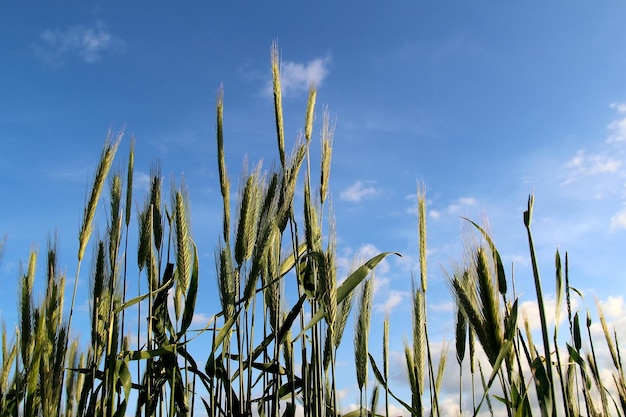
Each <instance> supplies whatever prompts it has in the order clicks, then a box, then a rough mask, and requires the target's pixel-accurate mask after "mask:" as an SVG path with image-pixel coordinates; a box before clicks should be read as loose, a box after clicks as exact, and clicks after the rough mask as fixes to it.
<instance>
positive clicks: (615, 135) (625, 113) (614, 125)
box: [607, 103, 626, 143]
mask: <svg viewBox="0 0 626 417" xmlns="http://www.w3.org/2000/svg"><path fill="white" fill-rule="evenodd" d="M611 108H612V109H615V110H616V111H617V113H618V114H619V115H620V118H619V119H616V120H613V121H612V122H611V123H609V125H608V126H607V130H608V131H609V132H611V133H610V134H609V137H608V138H607V142H608V143H613V142H623V141H626V103H612V104H611Z"/></svg>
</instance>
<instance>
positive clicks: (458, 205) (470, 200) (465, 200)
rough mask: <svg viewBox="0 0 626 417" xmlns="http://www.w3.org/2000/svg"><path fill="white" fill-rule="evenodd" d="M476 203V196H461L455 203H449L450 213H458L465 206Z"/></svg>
mask: <svg viewBox="0 0 626 417" xmlns="http://www.w3.org/2000/svg"><path fill="white" fill-rule="evenodd" d="M475 204H476V199H475V198H474V197H461V198H459V199H457V200H456V202H455V203H452V204H450V205H448V209H447V210H448V213H450V214H453V213H457V212H458V211H459V210H461V209H462V208H463V207H468V206H473V205H475Z"/></svg>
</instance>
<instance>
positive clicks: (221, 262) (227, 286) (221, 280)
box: [216, 245, 237, 320]
mask: <svg viewBox="0 0 626 417" xmlns="http://www.w3.org/2000/svg"><path fill="white" fill-rule="evenodd" d="M216 258H217V259H216V260H217V262H216V264H217V285H218V288H219V290H220V301H221V303H222V310H223V311H224V318H225V319H226V320H228V319H230V318H231V317H233V316H234V315H235V301H236V297H237V294H236V289H235V287H236V281H235V277H234V275H235V271H234V270H233V268H232V262H231V255H230V249H229V247H228V246H226V245H224V246H222V248H221V249H219V250H218V253H217V254H216Z"/></svg>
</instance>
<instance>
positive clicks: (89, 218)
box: [78, 131, 124, 261]
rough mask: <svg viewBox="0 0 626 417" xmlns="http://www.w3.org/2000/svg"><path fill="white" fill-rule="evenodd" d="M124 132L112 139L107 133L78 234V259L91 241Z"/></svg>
mask: <svg viewBox="0 0 626 417" xmlns="http://www.w3.org/2000/svg"><path fill="white" fill-rule="evenodd" d="M123 134H124V132H123V131H121V132H120V133H118V135H117V138H116V139H115V140H114V141H112V132H111V131H109V133H108V134H107V138H106V142H105V145H104V150H103V151H102V156H101V157H100V162H99V163H98V168H97V169H96V175H95V177H94V182H93V186H92V188H91V194H90V196H89V201H88V203H87V205H86V207H85V212H84V214H83V222H82V225H81V227H80V233H79V235H78V242H79V245H78V246H79V247H78V260H79V261H80V260H82V259H83V256H84V254H85V247H86V246H87V242H88V241H89V237H90V236H91V233H92V231H93V219H94V217H95V215H96V207H97V205H98V200H99V199H100V194H101V193H102V188H103V187H104V181H105V180H106V177H107V175H108V173H109V169H110V168H111V164H112V163H113V158H114V157H115V153H116V152H117V148H118V146H119V144H120V142H121V140H122V136H123Z"/></svg>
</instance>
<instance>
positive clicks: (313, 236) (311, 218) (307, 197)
mask: <svg viewBox="0 0 626 417" xmlns="http://www.w3.org/2000/svg"><path fill="white" fill-rule="evenodd" d="M304 235H305V239H306V246H307V249H308V250H309V251H311V252H320V251H321V249H322V248H321V246H322V242H321V238H322V234H321V230H320V226H319V222H318V215H317V207H316V206H315V203H313V202H312V201H311V188H310V187H309V181H306V180H305V181H304Z"/></svg>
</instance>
